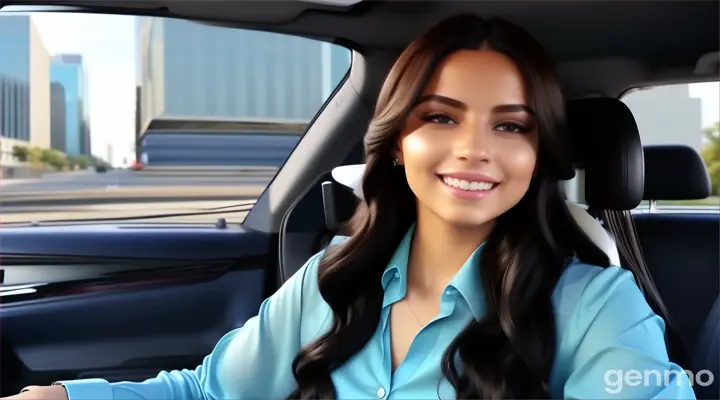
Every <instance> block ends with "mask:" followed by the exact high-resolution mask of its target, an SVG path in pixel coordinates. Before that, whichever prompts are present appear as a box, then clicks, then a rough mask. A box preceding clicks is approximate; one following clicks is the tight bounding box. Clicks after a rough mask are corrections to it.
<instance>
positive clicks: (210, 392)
mask: <svg viewBox="0 0 720 400" xmlns="http://www.w3.org/2000/svg"><path fill="white" fill-rule="evenodd" d="M320 256H321V254H320V253H319V254H316V255H315V256H313V257H312V258H311V259H310V260H308V261H307V262H306V263H305V265H304V266H303V267H302V268H301V269H300V270H299V271H298V272H297V273H295V274H294V275H293V276H292V277H291V278H290V279H289V280H288V281H287V282H285V284H284V285H283V286H282V287H281V288H280V289H279V290H278V291H277V292H276V293H275V294H273V295H272V296H271V297H270V298H268V299H266V300H265V301H264V302H263V303H262V305H261V306H260V310H259V312H258V315H257V316H255V317H253V318H251V319H249V320H248V321H247V322H246V323H245V325H244V326H243V327H241V328H238V329H235V330H233V331H231V332H229V333H227V334H226V335H225V336H223V337H222V339H220V341H219V342H218V343H217V344H216V346H215V348H214V350H213V351H212V353H211V354H210V355H208V356H207V357H205V359H204V361H203V363H202V364H201V365H200V366H198V367H197V368H195V369H194V370H182V371H169V372H167V371H163V372H160V374H159V375H158V376H157V377H155V378H151V379H148V380H146V381H144V382H117V383H108V382H107V381H105V380H102V379H86V380H74V381H64V382H58V383H60V384H62V385H63V386H65V389H66V391H67V397H68V399H69V400H90V399H92V400H121V399H122V400H165V399H167V400H191V399H192V400H196V399H197V400H200V399H203V400H210V399H236V400H240V399H258V398H284V397H286V396H288V395H289V394H290V393H291V392H292V390H293V389H294V388H295V385H296V383H295V378H294V377H293V373H292V361H293V359H294V358H295V355H296V354H297V352H298V351H299V350H300V328H301V327H300V323H301V320H300V316H301V300H302V298H303V292H304V293H309V292H310V291H317V287H314V288H313V287H312V286H313V285H315V286H316V285H317V283H316V279H314V277H315V276H317V264H318V261H319V258H320ZM313 274H314V275H313ZM43 389H44V390H47V389H48V388H43ZM31 391H32V389H31ZM55 393H57V392H55ZM24 394H29V393H24ZM35 398H36V399H37V397H35ZM43 398H44V397H43Z"/></svg>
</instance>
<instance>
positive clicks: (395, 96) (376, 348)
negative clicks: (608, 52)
mask: <svg viewBox="0 0 720 400" xmlns="http://www.w3.org/2000/svg"><path fill="white" fill-rule="evenodd" d="M564 128H565V127H564V100H563V97H562V95H561V90H560V87H559V84H558V81H557V78H556V75H555V70H554V66H553V63H552V62H551V60H550V58H549V57H548V55H547V54H546V53H545V51H544V50H543V49H542V47H541V46H540V45H539V44H538V43H537V42H536V41H535V40H534V39H533V38H532V37H531V36H530V35H528V34H527V33H526V32H525V31H523V30H521V29H520V28H518V27H516V26H514V25H512V24H510V23H508V22H505V21H501V20H490V21H486V20H483V19H480V18H478V17H475V16H458V17H454V18H451V19H449V20H446V21H444V22H442V23H440V24H439V25H437V26H436V27H434V28H433V29H431V30H430V31H429V32H428V33H426V34H425V35H423V36H422V37H420V38H419V39H417V40H415V41H414V42H413V43H412V44H411V45H410V46H409V47H408V48H407V49H406V50H405V51H404V52H403V53H402V55H401V56H400V58H399V59H398V60H397V62H396V63H395V65H394V66H393V68H392V70H391V71H390V73H389V75H388V77H387V79H386V81H385V83H384V85H383V87H382V90H381V92H380V97H379V99H378V102H377V105H376V109H375V115H374V117H373V119H372V121H371V123H370V127H369V129H368V132H367V134H366V136H365V149H366V156H367V157H366V162H367V167H366V172H365V175H364V178H363V185H362V190H363V195H364V200H363V202H362V204H361V205H360V206H359V208H358V210H357V212H356V214H355V216H354V218H353V219H352V221H351V224H350V236H349V237H348V238H337V239H336V240H335V241H334V243H333V244H332V245H331V246H329V248H328V249H327V250H326V251H324V252H321V253H320V254H317V255H316V256H314V257H312V258H311V259H310V260H309V261H308V262H307V263H306V264H305V266H303V268H302V269H301V270H300V271H299V272H298V273H296V274H295V275H294V276H293V277H292V278H291V279H290V280H289V281H288V282H286V283H285V284H284V285H283V286H282V287H281V288H280V289H279V290H278V291H277V292H276V293H275V294H274V295H273V296H272V297H270V298H269V299H267V300H266V301H265V302H264V303H263V304H262V306H261V308H260V311H259V314H258V316H256V317H254V318H252V319H250V320H249V321H248V322H247V323H246V324H245V326H244V327H242V328H239V329H237V330H235V331H233V332H230V333H228V334H227V335H226V336H225V337H223V338H222V339H221V340H220V342H219V343H218V344H217V346H216V348H215V349H214V351H213V352H212V354H210V355H209V356H208V357H207V358H206V359H205V361H204V362H203V364H202V365H201V366H199V367H197V369H196V370H194V371H187V370H184V371H172V372H162V373H160V375H158V376H157V377H156V378H153V379H150V380H148V381H145V382H142V383H130V382H122V383H114V384H109V383H107V382H105V381H102V380H85V381H69V382H62V384H63V385H64V387H63V386H49V387H32V388H30V389H29V390H28V391H27V392H25V393H21V394H20V395H18V396H16V397H14V398H16V399H24V398H33V399H65V398H66V397H69V399H70V400H80V399H91V398H92V399H95V400H100V399H108V400H109V399H148V400H150V399H152V400H156V399H260V398H262V399H285V398H293V399H296V398H301V399H310V398H322V399H328V398H341V399H367V398H380V399H386V398H388V399H389V398H398V399H400V398H412V399H420V398H453V397H454V398H546V397H553V398H574V399H590V398H593V399H594V398H622V399H651V398H659V397H662V398H664V399H687V398H694V394H693V391H692V388H691V386H690V383H689V379H688V377H687V376H686V375H685V374H684V373H683V372H682V370H681V368H680V367H679V366H678V365H677V364H675V363H673V362H671V361H670V359H669V356H668V352H667V350H666V349H667V347H666V344H665V341H664V330H665V325H664V322H663V318H662V317H661V316H660V315H658V314H656V313H655V312H654V311H653V310H652V309H651V307H650V306H649V305H648V304H650V303H652V302H650V303H649V302H648V301H647V299H646V298H645V297H644V296H643V294H642V293H641V291H640V290H639V287H638V284H637V283H636V281H635V278H634V277H633V273H632V271H628V270H624V269H621V268H619V267H617V266H609V265H608V259H607V257H606V256H605V255H604V254H603V253H602V252H601V251H600V250H599V249H598V248H596V247H595V246H594V245H593V244H592V242H590V241H589V240H588V239H587V238H586V237H585V235H584V234H583V232H582V231H581V230H580V228H579V227H578V226H577V225H576V224H575V223H574V221H573V219H572V217H571V216H570V214H569V212H568V210H567V208H566V206H565V203H564V200H563V197H562V196H561V192H560V189H559V183H558V181H559V180H560V179H566V178H568V177H571V176H572V174H573V170H572V165H571V162H570V159H569V151H568V150H567V148H566V147H567V139H566V137H565V129H564ZM633 268H634V267H633ZM635 276H637V277H642V276H645V275H644V274H635ZM641 283H642V284H644V285H645V287H652V284H651V283H650V282H641ZM652 292H653V291H650V293H652ZM652 300H653V302H654V301H656V300H657V299H652Z"/></svg>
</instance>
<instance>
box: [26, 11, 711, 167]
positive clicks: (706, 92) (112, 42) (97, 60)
mask: <svg viewBox="0 0 720 400" xmlns="http://www.w3.org/2000/svg"><path fill="white" fill-rule="evenodd" d="M32 18H33V20H34V22H35V26H36V27H37V28H38V30H39V31H40V35H41V37H42V39H43V41H44V43H45V46H46V47H47V48H48V50H49V51H50V53H51V54H55V53H80V54H82V55H83V60H84V62H85V67H86V70H87V74H88V78H89V86H90V88H89V97H90V104H89V107H90V117H91V127H90V129H91V135H92V151H93V153H94V154H96V155H98V156H101V157H103V158H105V157H106V156H107V145H108V144H112V146H113V162H114V163H115V164H116V165H117V164H118V163H121V162H122V158H123V157H128V156H129V155H130V154H132V149H133V137H134V130H135V114H134V113H135V89H134V88H135V79H136V77H135V66H136V64H135V60H136V50H135V18H134V17H130V16H115V15H90V14H59V13H47V14H33V16H32ZM690 95H691V97H698V98H701V99H702V119H703V121H702V123H703V126H708V125H710V124H712V123H714V122H715V121H718V120H719V119H720V85H719V84H718V83H717V82H715V83H706V84H696V85H691V87H690Z"/></svg>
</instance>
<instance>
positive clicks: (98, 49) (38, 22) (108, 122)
mask: <svg viewBox="0 0 720 400" xmlns="http://www.w3.org/2000/svg"><path fill="white" fill-rule="evenodd" d="M32 19H33V22H34V23H35V26H36V27H37V29H38V31H39V32H40V36H41V38H42V40H43V42H44V44H45V46H46V48H47V49H48V51H50V53H51V54H57V53H80V54H82V56H83V63H84V64H85V70H86V72H85V73H86V74H87V76H88V86H89V88H88V91H89V93H88V97H89V98H90V101H89V105H88V107H89V110H90V135H91V146H92V152H93V154H95V155H97V156H99V157H102V158H107V153H108V150H107V146H108V144H111V145H112V150H113V154H112V161H113V163H114V164H116V165H117V164H119V163H121V162H122V158H124V157H128V156H130V155H131V154H132V152H133V151H134V147H133V143H134V137H135V65H136V64H135V60H136V50H135V45H136V44H135V17H132V16H118V15H99V14H96V15H88V14H60V13H37V14H33V15H32Z"/></svg>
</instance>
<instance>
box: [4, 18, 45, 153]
mask: <svg viewBox="0 0 720 400" xmlns="http://www.w3.org/2000/svg"><path fill="white" fill-rule="evenodd" d="M49 65H50V56H49V54H48V51H47V49H46V48H45V46H44V44H43V43H42V40H41V38H40V35H39V33H38V31H37V29H36V28H35V26H34V25H33V23H32V21H31V19H30V17H29V16H27V15H8V16H0V137H2V138H3V139H4V141H5V142H7V143H12V144H13V145H14V144H23V145H28V144H32V145H36V146H40V147H50V121H49V120H50V118H49V114H50V82H49ZM6 147H7V146H3V148H2V156H3V157H2V159H3V160H4V161H8V160H7V154H6V153H7V149H6Z"/></svg>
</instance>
